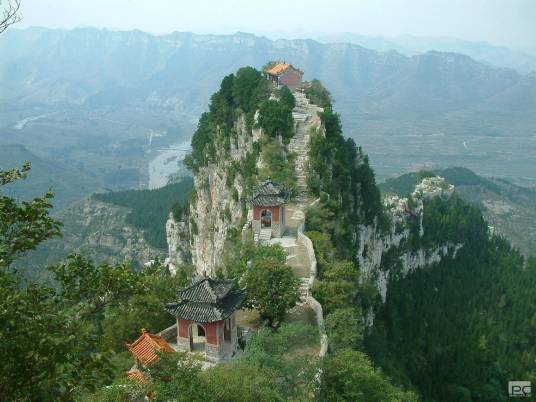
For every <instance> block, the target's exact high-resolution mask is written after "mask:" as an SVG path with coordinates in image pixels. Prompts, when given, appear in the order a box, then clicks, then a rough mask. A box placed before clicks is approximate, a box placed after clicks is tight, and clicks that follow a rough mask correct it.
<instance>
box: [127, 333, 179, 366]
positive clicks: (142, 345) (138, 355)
mask: <svg viewBox="0 0 536 402" xmlns="http://www.w3.org/2000/svg"><path fill="white" fill-rule="evenodd" d="M127 346H128V350H130V352H131V353H132V354H133V355H134V358H135V359H136V360H138V361H140V362H141V363H142V364H143V365H144V366H148V365H150V364H151V363H153V362H155V361H156V360H158V355H157V354H156V353H157V352H160V351H163V352H168V353H173V352H175V351H174V350H173V348H172V347H171V346H169V344H168V343H167V342H166V341H165V340H164V339H163V338H161V337H160V336H157V335H153V334H150V333H149V332H147V331H146V330H145V329H142V330H141V336H140V337H139V338H138V339H137V340H135V341H134V342H133V343H131V344H130V345H127Z"/></svg>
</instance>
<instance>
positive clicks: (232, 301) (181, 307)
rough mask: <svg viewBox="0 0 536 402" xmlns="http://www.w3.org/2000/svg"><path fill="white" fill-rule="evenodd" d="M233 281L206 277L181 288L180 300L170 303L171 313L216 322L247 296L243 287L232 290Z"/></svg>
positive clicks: (234, 308) (167, 306)
mask: <svg viewBox="0 0 536 402" xmlns="http://www.w3.org/2000/svg"><path fill="white" fill-rule="evenodd" d="M232 287H233V282H232V281H227V280H218V279H211V278H205V279H202V280H200V281H198V282H196V283H194V284H193V285H192V286H189V287H187V288H185V289H183V290H180V291H179V292H178V293H177V295H178V297H179V300H178V301H177V302H175V303H168V304H166V306H165V309H166V311H167V312H169V313H170V314H172V315H174V316H176V317H180V318H184V319H188V320H192V321H197V322H214V321H220V320H224V319H226V318H227V317H229V316H230V315H231V314H232V313H233V312H234V311H235V310H236V309H237V308H238V307H239V305H240V303H242V300H243V299H244V297H245V291H244V290H243V289H239V290H232Z"/></svg>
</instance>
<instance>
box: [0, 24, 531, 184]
mask: <svg viewBox="0 0 536 402" xmlns="http://www.w3.org/2000/svg"><path fill="white" fill-rule="evenodd" d="M0 54H2V58H1V59H0V87H1V88H2V91H0V145H2V144H12V143H20V144H24V145H25V146H26V147H27V149H28V150H29V151H30V152H32V153H34V154H36V155H37V156H38V157H40V158H42V159H43V160H51V159H53V160H58V159H62V160H63V159H65V163H66V164H68V165H69V164H74V165H76V166H78V165H80V166H78V167H79V168H80V169H83V170H84V171H85V172H86V173H88V174H89V173H91V174H96V175H97V176H102V177H103V178H105V179H107V178H108V177H110V175H111V174H112V173H113V172H114V171H119V169H120V168H124V167H126V169H124V171H125V172H129V175H130V176H129V177H130V178H131V179H130V181H129V183H131V184H132V185H134V186H136V185H138V186H140V185H143V180H146V178H147V173H146V171H145V170H146V169H147V166H146V163H147V155H144V152H145V151H144V150H146V149H147V144H148V143H149V142H150V138H152V134H150V133H152V132H158V133H162V137H159V138H160V140H161V143H162V144H163V145H169V144H172V143H174V142H178V141H179V140H184V139H185V138H188V137H189V136H190V135H191V134H192V132H193V130H194V127H195V122H196V121H197V118H198V117H199V115H200V114H201V113H202V112H203V111H205V110H206V105H207V103H208V100H209V96H210V94H212V93H213V92H214V91H215V90H216V89H217V86H218V85H219V82H220V81H221V78H222V77H223V76H224V75H226V74H229V73H231V72H233V71H236V69H238V68H239V67H241V66H244V65H252V66H255V67H257V68H260V67H262V66H263V65H264V64H265V63H266V62H267V61H268V60H275V59H284V60H287V61H289V62H291V63H294V64H296V65H297V66H299V67H300V68H302V69H303V70H304V71H305V78H306V79H312V78H319V79H320V80H322V81H323V82H324V83H325V85H326V86H327V87H328V88H330V90H331V91H332V95H333V98H334V101H335V108H336V110H337V111H338V112H340V113H341V115H342V122H343V126H344V131H345V134H346V135H348V136H350V137H353V138H354V139H355V140H356V141H357V142H358V143H359V144H361V145H363V147H364V149H365V151H366V152H368V153H369V155H370V159H371V162H372V165H373V167H374V168H375V170H376V172H377V174H378V175H379V177H388V176H390V175H393V174H396V173H400V172H402V171H410V170H414V169H416V168H419V167H422V166H429V165H439V166H459V165H462V166H467V167H470V168H471V169H473V170H475V171H476V172H478V173H484V174H487V175H495V176H504V177H509V178H513V179H516V180H517V179H519V180H522V179H521V178H524V179H523V180H526V183H528V184H536V177H535V175H534V174H533V173H530V171H531V169H530V167H531V166H535V165H536V159H535V155H536V144H535V143H534V136H535V135H536V131H535V128H534V127H536V113H534V111H535V110H536V74H534V73H533V74H521V73H518V72H516V71H515V70H512V69H504V68H497V67H494V66H491V65H488V64H483V63H481V62H477V61H475V60H474V59H472V58H470V57H468V56H466V55H461V54H456V53H443V52H437V51H431V52H427V53H424V54H417V55H412V56H407V55H403V54H401V53H398V52H396V51H388V52H378V51H375V50H370V49H367V48H364V47H362V46H359V45H355V44H349V43H319V42H317V41H313V40H274V41H272V40H269V39H267V38H264V37H258V36H254V35H251V34H246V33H237V34H234V35H196V34H192V33H182V32H175V33H172V34H169V35H164V36H155V35H151V34H148V33H144V32H141V31H128V32H114V31H108V30H98V29H93V28H83V29H74V30H53V29H44V28H29V29H25V30H16V29H13V30H10V31H8V32H6V33H5V34H4V35H2V36H1V37H0ZM41 115H44V116H46V117H45V118H43V119H40V120H37V121H33V120H32V121H30V122H29V123H28V124H25V123H24V122H25V121H26V119H28V118H33V117H35V116H41ZM21 127H22V128H21ZM133 169H139V170H140V172H139V174H137V175H135V174H134V173H133V171H132V170H133ZM101 181H102V180H101ZM120 183H121V177H117V178H116V179H115V180H114V181H113V182H112V183H107V185H108V186H109V187H110V188H116V187H114V186H116V185H119V184H120ZM123 188H124V187H123Z"/></svg>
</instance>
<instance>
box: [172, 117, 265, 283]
mask: <svg viewBox="0 0 536 402" xmlns="http://www.w3.org/2000/svg"><path fill="white" fill-rule="evenodd" d="M234 133H235V134H234V135H233V138H232V139H231V141H230V145H229V146H228V149H225V147H224V146H221V147H217V148H216V157H215V158H214V160H215V162H211V163H209V164H208V165H207V166H204V167H201V168H200V169H199V171H198V172H197V173H196V174H195V175H194V189H193V193H192V194H193V195H192V198H191V201H190V205H189V211H188V213H187V214H186V215H185V217H184V218H183V220H182V222H176V221H175V220H174V219H173V217H172V216H170V219H169V220H168V223H167V227H166V229H167V235H168V244H169V249H170V254H169V257H170V260H171V263H173V264H181V263H184V262H191V263H192V264H193V265H194V266H195V268H196V272H197V274H198V275H203V276H212V275H215V272H216V269H217V267H218V266H220V265H221V258H222V256H223V250H224V247H225V240H226V238H227V235H228V233H229V230H231V229H233V228H236V229H238V228H239V227H240V224H241V223H243V221H245V218H246V215H247V211H246V209H245V201H244V199H245V183H244V179H243V176H242V173H241V167H242V166H243V162H244V160H245V158H246V157H247V156H248V154H250V153H251V152H252V151H253V143H254V142H255V141H256V140H258V139H259V137H260V136H261V135H262V133H261V132H260V130H258V129H254V130H252V132H251V133H250V132H249V131H248V129H247V127H246V122H245V116H244V115H240V116H238V118H237V119H236V121H235V124H234ZM217 141H218V140H217ZM222 141H223V140H222Z"/></svg>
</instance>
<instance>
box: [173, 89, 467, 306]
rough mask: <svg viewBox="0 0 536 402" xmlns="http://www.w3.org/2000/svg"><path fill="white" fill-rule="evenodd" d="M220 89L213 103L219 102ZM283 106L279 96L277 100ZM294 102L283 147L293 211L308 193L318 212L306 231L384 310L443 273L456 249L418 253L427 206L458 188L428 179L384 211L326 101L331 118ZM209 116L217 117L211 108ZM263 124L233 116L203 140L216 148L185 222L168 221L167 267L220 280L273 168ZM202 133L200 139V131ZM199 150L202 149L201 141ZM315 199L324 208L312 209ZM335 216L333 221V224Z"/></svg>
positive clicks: (198, 171) (198, 179) (360, 157)
mask: <svg viewBox="0 0 536 402" xmlns="http://www.w3.org/2000/svg"><path fill="white" fill-rule="evenodd" d="M223 85H224V84H223V83H222V89H221V90H220V92H218V93H217V94H216V95H218V94H220V93H222V91H223ZM312 88H315V85H313V86H312ZM317 90H318V88H317ZM305 92H306V93H307V96H308V97H309V98H310V100H312V101H315V100H316V101H317V103H318V104H322V101H321V100H319V99H320V98H321V97H320V98H319V97H318V94H315V93H314V91H313V92H311V91H309V92H307V90H306V91H305ZM319 93H321V91H320V92H319ZM326 93H327V91H326ZM216 95H215V96H216ZM276 97H277V96H276V94H275V93H274V92H272V93H271V98H270V99H274V98H276ZM302 97H303V99H302ZM296 99H297V100H298V102H297V104H296V107H295V110H294V113H293V115H292V119H293V124H292V127H293V134H292V138H290V140H289V141H288V144H289V145H288V147H287V146H284V145H283V142H282V141H283V139H282V138H281V137H278V138H277V140H276V142H277V143H278V144H279V145H280V146H281V147H282V149H284V150H285V152H286V153H287V154H288V155H291V154H294V155H297V159H296V156H295V157H294V158H295V159H296V162H295V164H294V169H293V172H292V174H293V175H294V176H295V177H296V182H295V186H296V187H295V190H296V194H297V195H298V197H297V200H296V201H297V202H298V203H300V202H301V203H303V202H304V200H302V199H301V198H300V197H301V193H302V192H304V191H305V190H311V191H310V196H309V197H308V198H310V199H309V204H312V205H314V204H318V205H317V206H315V207H313V208H312V209H310V210H308V211H307V213H308V215H310V216H312V218H310V216H308V217H307V219H308V221H307V222H306V230H319V231H323V232H331V233H332V240H333V241H334V243H335V244H336V245H337V247H338V248H339V253H340V254H341V255H342V256H343V257H344V258H348V259H352V260H354V261H355V262H356V263H357V264H358V265H359V268H360V271H361V280H362V281H370V282H372V283H374V284H375V286H376V288H377V289H378V292H379V294H380V295H381V298H382V300H384V301H385V298H386V294H387V287H388V283H389V281H390V280H392V279H393V278H397V277H399V276H400V275H406V274H407V273H409V272H411V271H413V270H415V269H417V268H421V267H424V266H426V265H429V264H433V263H437V262H439V261H440V260H441V258H443V257H445V256H447V255H449V254H450V255H453V254H454V253H455V252H456V251H457V250H458V248H459V247H460V245H459V244H451V243H445V244H436V245H434V246H433V247H430V248H423V247H422V246H420V245H419V239H420V238H421V237H422V236H423V225H422V220H423V200H425V199H427V198H429V197H433V196H441V197H448V196H450V194H451V193H452V188H445V186H446V184H445V183H444V181H441V180H440V179H437V180H436V179H434V180H436V181H434V180H431V179H430V180H431V182H426V183H423V184H422V185H421V186H420V187H419V188H417V189H416V191H415V192H414V193H413V194H412V196H411V197H410V199H407V198H401V199H399V198H396V199H395V198H388V199H385V200H383V201H382V200H381V198H380V193H379V190H378V188H377V186H376V184H375V181H374V173H373V172H372V170H371V169H370V167H369V165H368V160H367V157H366V155H364V154H363V152H362V150H361V149H360V148H359V147H356V145H355V144H354V143H353V141H351V140H346V139H344V137H343V136H342V129H341V127H340V122H339V120H338V116H337V115H336V114H334V113H333V112H332V110H331V105H330V104H328V103H327V102H325V101H324V104H322V105H321V106H325V107H326V108H327V109H326V112H324V108H323V107H317V106H315V105H312V104H310V103H309V100H307V99H306V98H305V96H304V95H300V96H298V97H297V98H296ZM213 102H214V97H213ZM304 105H310V106H311V107H309V108H304ZM211 110H212V112H211V113H212V114H214V106H213V104H211ZM298 110H299V113H298V112H297V111H298ZM212 118H213V117H212ZM248 118H249V119H251V121H250V122H248ZM305 121H309V122H314V125H315V127H316V128H315V130H314V131H311V133H309V132H307V133H305V132H302V131H303V127H305V125H304V123H303V122H305ZM258 122H259V112H258V110H256V111H253V110H251V111H250V113H249V115H248V114H247V113H245V112H243V111H235V113H234V114H233V118H232V119H230V121H229V123H228V127H227V129H226V128H225V124H222V125H220V124H215V125H211V126H210V129H209V131H208V134H206V135H205V138H209V140H206V139H205V140H204V141H205V142H206V144H204V145H203V148H202V151H203V152H202V154H201V156H198V160H199V161H202V162H203V163H198V164H197V165H195V164H193V166H194V169H193V170H194V191H193V194H192V197H191V201H190V206H189V210H188V211H187V212H186V213H185V214H184V215H183V217H182V218H181V221H176V220H175V219H174V218H173V217H172V216H170V219H169V220H168V223H167V234H168V244H169V261H170V262H171V263H172V264H173V265H177V264H182V263H185V262H191V263H192V264H193V265H194V266H195V268H196V271H197V273H198V274H199V275H215V273H216V271H217V269H218V268H219V267H221V266H222V264H223V261H222V259H223V255H224V251H225V248H226V245H227V243H226V241H227V240H228V238H229V237H230V236H233V235H235V234H236V233H239V231H240V230H241V228H242V227H243V226H244V224H246V225H247V222H248V219H247V215H248V211H247V209H246V199H247V196H248V191H249V190H250V188H251V185H252V184H254V183H255V181H257V180H259V179H260V178H261V176H262V175H261V174H260V172H261V171H263V169H266V165H267V164H269V163H270V161H269V160H265V159H263V157H265V154H264V148H266V147H268V145H267V144H268V143H267V141H269V136H268V135H267V134H266V133H265V131H264V130H263V129H262V128H259V127H258V126H259V124H258ZM200 127H201V128H199V129H198V132H197V133H196V135H197V136H198V137H199V133H200V132H201V133H202V131H200V130H202V128H203V123H202V122H200ZM296 127H297V128H299V129H300V130H302V131H299V130H296ZM300 127H301V128H300ZM297 131H298V134H299V135H300V136H301V137H299V138H302V137H304V135H306V136H307V138H309V136H310V137H311V140H310V141H309V140H308V141H302V142H300V143H299V144H302V143H303V144H302V145H303V146H301V148H303V147H306V149H301V148H300V146H298V145H299V144H298V143H297V139H296V138H298V137H297V136H298V134H296V132H297ZM304 138H305V137H304ZM195 141H199V140H198V139H196V138H195V136H194V140H193V143H194V142H195ZM207 144H208V145H207ZM297 144H298V145H297ZM194 162H195V161H194ZM191 164H192V162H191ZM306 165H307V166H306ZM252 171H255V173H254V174H252V173H251V172H252ZM430 180H429V181H430ZM307 187H310V188H307ZM447 187H448V186H447ZM307 192H309V191H307ZM315 197H318V200H317V201H319V202H312V201H313V200H314V198H315ZM315 211H316V212H315ZM318 211H320V212H318ZM316 214H319V216H320V217H321V218H320V219H317V221H320V222H319V223H317V224H316V225H317V226H318V227H315V223H314V221H315V218H314V216H315V215H316ZM329 215H331V218H329V219H326V217H325V216H329ZM309 218H310V219H309ZM330 220H331V221H330ZM411 244H413V245H411Z"/></svg>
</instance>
